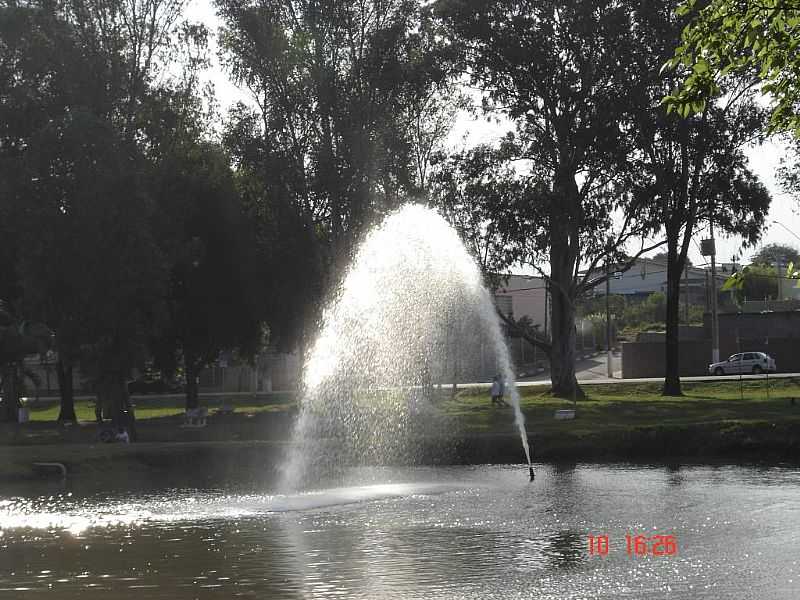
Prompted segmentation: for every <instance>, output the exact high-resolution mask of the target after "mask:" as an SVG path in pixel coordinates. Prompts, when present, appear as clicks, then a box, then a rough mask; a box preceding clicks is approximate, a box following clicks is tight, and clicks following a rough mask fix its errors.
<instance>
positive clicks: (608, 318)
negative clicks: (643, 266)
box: [606, 259, 614, 379]
mask: <svg viewBox="0 0 800 600" xmlns="http://www.w3.org/2000/svg"><path fill="white" fill-rule="evenodd" d="M610 297H611V271H610V270H609V269H608V259H606V372H607V374H608V377H609V379H611V378H612V377H614V370H613V369H612V368H611V305H610V303H609V299H610Z"/></svg>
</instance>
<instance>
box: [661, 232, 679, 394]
mask: <svg viewBox="0 0 800 600" xmlns="http://www.w3.org/2000/svg"><path fill="white" fill-rule="evenodd" d="M682 262H683V261H681V260H680V255H679V253H678V238H677V232H676V233H674V234H673V233H672V232H669V231H668V232H667V314H666V319H665V321H666V339H665V343H664V352H665V356H664V387H663V389H662V392H661V393H662V395H664V396H682V395H683V392H682V390H681V378H680V337H679V324H680V294H681V273H682V272H683V264H682Z"/></svg>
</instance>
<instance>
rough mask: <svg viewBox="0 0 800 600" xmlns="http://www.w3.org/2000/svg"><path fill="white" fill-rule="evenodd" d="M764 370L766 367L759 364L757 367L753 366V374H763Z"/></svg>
mask: <svg viewBox="0 0 800 600" xmlns="http://www.w3.org/2000/svg"><path fill="white" fill-rule="evenodd" d="M763 372H764V369H762V368H761V367H760V366H759V365H756V366H755V367H753V375H761V373H763Z"/></svg>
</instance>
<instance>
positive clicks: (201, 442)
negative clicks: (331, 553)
mask: <svg viewBox="0 0 800 600" xmlns="http://www.w3.org/2000/svg"><path fill="white" fill-rule="evenodd" d="M520 391H521V398H520V400H521V407H522V411H523V413H524V414H525V417H526V422H527V431H528V434H529V439H530V441H531V443H532V445H533V449H534V458H535V459H537V460H544V461H559V460H628V461H638V460H656V461H671V460H680V459H682V458H684V459H686V458H688V459H689V460H693V461H704V460H719V459H722V460H780V461H783V460H786V461H791V462H797V461H800V381H798V380H791V379H781V380H772V381H770V382H769V388H767V382H766V381H765V380H750V381H745V382H742V384H741V387H740V384H739V382H736V381H719V382H716V381H715V382H701V383H691V384H685V385H684V392H685V396H683V397H680V398H665V397H662V396H661V395H660V394H659V391H660V388H659V386H658V385H657V384H625V383H621V384H614V385H593V386H587V387H586V392H587V398H586V399H585V400H582V401H580V402H578V403H577V405H573V403H572V402H569V401H565V400H561V399H557V398H552V397H550V396H549V395H548V394H547V389H546V388H545V387H523V388H520ZM794 399H796V400H794ZM221 403H222V401H221V400H219V401H218V404H221ZM226 403H227V404H229V405H233V406H235V408H236V413H235V414H233V415H218V416H217V415H213V413H212V415H211V416H210V417H209V422H208V426H207V427H205V428H201V429H185V428H181V423H182V416H181V415H182V412H183V407H182V401H181V400H180V399H174V398H173V399H154V398H144V399H139V400H138V402H137V407H136V413H137V417H138V431H139V436H140V440H141V442H142V443H138V444H132V445H130V446H124V445H120V444H110V445H103V444H97V443H96V440H97V427H96V425H95V424H94V423H92V422H91V419H92V418H93V417H94V412H93V408H92V406H91V405H90V404H88V403H85V404H82V405H80V406H79V407H78V411H79V418H81V419H85V420H86V422H84V423H81V424H79V425H78V426H73V427H57V426H55V425H54V424H53V423H52V422H48V421H47V420H48V419H49V420H50V421H52V420H53V419H55V416H56V410H57V407H56V406H50V407H46V406H40V407H38V410H34V411H33V415H34V419H35V420H34V422H32V423H30V424H26V425H23V426H6V427H4V428H0V441H2V443H0V477H15V476H19V475H22V474H24V473H29V472H30V465H31V464H32V463H33V462H38V461H59V462H64V463H65V464H68V467H69V470H70V472H71V473H77V474H83V475H86V476H87V477H89V478H92V477H95V476H96V475H97V473H101V472H110V471H115V472H118V471H120V469H122V470H123V471H126V472H128V471H129V472H130V474H131V476H137V477H138V476H141V475H142V474H146V473H148V472H151V471H152V472H161V473H162V474H165V475H166V476H168V477H171V476H172V475H171V474H173V473H175V472H178V471H180V472H183V471H186V470H187V465H188V466H189V468H188V470H189V471H191V470H193V469H194V470H197V471H200V472H201V473H202V474H203V475H205V474H210V473H216V474H218V473H223V474H224V473H226V472H230V471H231V470H236V471H237V472H238V471H243V470H248V469H251V468H252V469H253V472H254V473H258V472H260V471H263V469H264V468H265V464H266V463H268V462H269V461H271V460H275V456H276V455H275V454H274V453H273V452H272V451H269V452H265V450H266V449H273V448H275V447H278V446H282V445H283V444H284V443H285V442H286V441H287V440H288V437H289V433H290V431H291V423H292V419H293V416H294V414H295V412H296V403H295V401H294V399H292V398H291V397H289V396H270V397H268V398H262V399H259V400H254V399H246V400H238V401H236V400H231V401H228V402H226ZM574 406H575V407H576V408H577V418H576V419H574V420H570V421H556V420H555V419H554V418H553V415H554V412H555V411H556V410H559V409H564V408H573V407H574ZM212 408H213V406H212ZM414 418H415V419H417V421H418V423H417V424H414V423H412V425H411V429H412V431H415V432H422V433H420V434H419V436H418V442H419V446H420V452H419V453H418V454H417V455H416V456H417V459H418V460H420V461H421V462H425V463H436V462H446V463H455V464H472V463H490V462H496V463H497V462H510V463H518V462H521V461H522V460H523V456H522V452H521V446H520V442H519V436H518V433H517V430H516V427H515V425H514V420H513V411H512V410H511V409H510V408H496V407H492V406H491V404H490V401H489V398H488V394H487V390H486V389H482V388H468V389H461V390H459V391H458V393H457V394H456V395H455V396H451V394H450V393H449V390H448V391H445V390H442V391H441V395H440V396H439V397H438V398H436V399H435V401H434V403H433V405H432V406H431V407H430V408H429V409H428V410H426V411H424V412H423V413H422V414H420V415H417V416H416V417H414ZM276 444H277V446H276ZM212 465H214V468H212V467H211V466H212ZM215 476H216V475H215Z"/></svg>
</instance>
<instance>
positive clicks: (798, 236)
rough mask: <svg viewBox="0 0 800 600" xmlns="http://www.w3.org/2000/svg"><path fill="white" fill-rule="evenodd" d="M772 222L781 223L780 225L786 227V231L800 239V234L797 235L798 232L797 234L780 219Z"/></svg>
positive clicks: (774, 223)
mask: <svg viewBox="0 0 800 600" xmlns="http://www.w3.org/2000/svg"><path fill="white" fill-rule="evenodd" d="M772 224H773V225H779V226H781V227H783V228H784V229H785V230H786V231H788V232H789V233H790V234H791V235H793V236H794V237H796V238H797V239H798V240H800V235H797V234H796V233H795V232H794V231H792V230H791V229H789V228H788V227H787V226H786V225H784V224H783V223H781V222H780V221H772Z"/></svg>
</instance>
